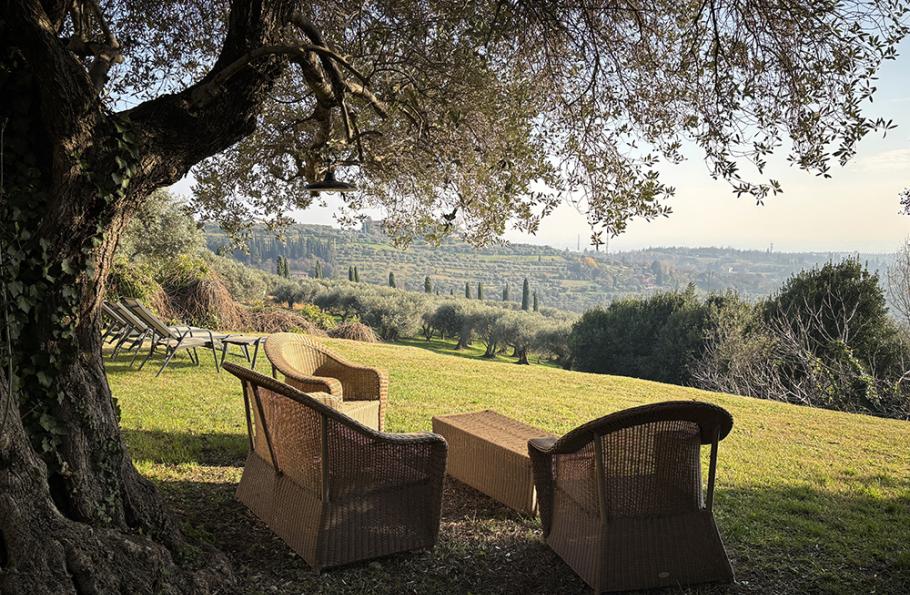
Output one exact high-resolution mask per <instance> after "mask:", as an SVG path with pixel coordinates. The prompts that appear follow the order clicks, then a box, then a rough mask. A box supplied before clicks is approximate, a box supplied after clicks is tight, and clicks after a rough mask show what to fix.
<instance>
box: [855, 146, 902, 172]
mask: <svg viewBox="0 0 910 595" xmlns="http://www.w3.org/2000/svg"><path fill="white" fill-rule="evenodd" d="M855 167H856V169H858V170H859V171H864V172H905V173H908V174H910V149H891V150H888V151H881V152H879V153H873V154H872V155H865V156H863V157H860V158H859V159H857V160H856V165H855Z"/></svg>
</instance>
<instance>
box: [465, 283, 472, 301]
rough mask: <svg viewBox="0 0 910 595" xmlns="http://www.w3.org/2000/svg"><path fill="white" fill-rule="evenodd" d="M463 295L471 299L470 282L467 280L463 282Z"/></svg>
mask: <svg viewBox="0 0 910 595" xmlns="http://www.w3.org/2000/svg"><path fill="white" fill-rule="evenodd" d="M464 296H465V297H466V298H468V299H471V284H470V283H468V282H467V281H465V282H464Z"/></svg>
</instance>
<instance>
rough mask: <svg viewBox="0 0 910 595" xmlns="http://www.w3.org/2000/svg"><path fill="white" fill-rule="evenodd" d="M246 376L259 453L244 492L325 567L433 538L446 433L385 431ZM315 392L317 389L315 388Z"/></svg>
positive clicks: (249, 464)
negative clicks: (391, 432) (367, 425)
mask: <svg viewBox="0 0 910 595" xmlns="http://www.w3.org/2000/svg"><path fill="white" fill-rule="evenodd" d="M224 369H225V370H227V371H228V372H230V373H231V374H233V375H234V376H237V377H238V378H240V380H241V383H242V385H243V398H244V404H245V409H246V420H247V430H248V436H249V443H250V453H249V456H248V457H247V460H246V465H245V467H244V469H243V477H242V478H241V480H240V485H239V486H238V487H237V498H238V499H239V500H240V501H241V502H243V503H244V504H245V505H246V506H248V507H249V509H250V510H251V511H252V512H253V513H254V514H255V515H256V516H258V517H259V518H260V519H261V520H262V521H263V522H265V524H267V525H268V526H269V527H270V528H271V529H272V530H273V531H274V532H275V533H276V534H277V535H278V536H279V537H281V538H282V539H283V540H284V541H285V542H286V543H287V544H288V545H289V546H290V547H291V548H293V549H294V551H296V552H297V553H298V554H300V556H301V557H302V558H303V559H304V560H306V562H307V563H308V564H309V565H310V566H312V567H313V568H314V569H316V570H321V569H323V568H328V567H332V566H339V565H342V564H349V563H351V562H356V561H359V560H366V559H370V558H377V557H379V556H385V555H388V554H393V553H396V552H402V551H407V550H413V549H419V548H430V547H432V546H433V545H434V544H435V542H436V536H437V533H438V532H439V515H440V507H441V504H442V479H443V475H444V474H445V465H446V442H445V440H444V439H443V438H442V436H439V435H437V434H430V433H423V434H385V433H382V432H377V431H375V430H372V429H370V428H367V427H365V426H363V425H362V424H359V423H357V422H356V421H355V420H353V419H351V418H349V417H347V416H346V415H343V414H341V413H340V412H338V411H337V410H335V409H333V408H332V407H329V406H327V405H325V404H324V403H325V401H326V400H327V399H328V400H331V399H332V397H331V396H329V395H314V396H310V395H307V394H304V393H303V392H301V391H299V390H297V389H295V388H293V387H291V386H288V385H287V384H284V383H282V382H279V381H277V380H275V379H272V378H269V377H268V376H265V375H263V374H260V373H258V372H255V371H253V370H249V369H247V368H244V367H241V366H238V365H235V364H232V363H230V362H228V363H225V364H224ZM314 397H315V398H314Z"/></svg>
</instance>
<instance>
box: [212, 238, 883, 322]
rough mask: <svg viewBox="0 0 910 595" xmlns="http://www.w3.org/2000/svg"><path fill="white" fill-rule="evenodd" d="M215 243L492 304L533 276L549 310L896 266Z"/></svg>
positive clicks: (341, 243)
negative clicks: (818, 270) (816, 271)
mask: <svg viewBox="0 0 910 595" xmlns="http://www.w3.org/2000/svg"><path fill="white" fill-rule="evenodd" d="M206 238H207V241H208V246H209V248H210V249H211V250H213V251H215V252H219V253H222V254H225V255H226V256H232V257H233V258H235V259H236V260H239V261H241V262H243V263H245V264H248V265H251V266H254V267H257V268H261V269H265V270H270V271H274V270H275V260H276V258H277V257H278V256H286V257H287V258H288V262H289V265H290V269H291V273H292V275H295V276H313V275H314V274H315V271H316V261H317V260H318V261H319V262H320V269H321V271H322V276H324V277H333V278H339V279H346V278H347V276H348V268H349V267H352V266H357V269H358V273H359V276H360V280H361V281H365V282H368V283H376V284H385V283H386V282H387V279H388V275H389V272H390V271H391V272H394V273H395V279H396V283H397V286H398V287H400V288H402V287H403V288H406V289H411V290H415V291H422V290H423V285H424V277H425V276H427V275H429V276H430V277H431V278H432V280H433V286H434V288H435V289H434V291H439V293H442V294H448V293H453V294H454V295H464V285H465V282H468V283H470V284H471V286H472V294H474V292H476V290H477V283H478V282H479V283H482V284H483V291H484V296H485V297H486V298H487V299H490V298H498V297H501V295H502V291H503V287H504V286H505V285H506V284H508V285H509V297H510V299H511V300H513V301H519V300H521V287H522V283H523V281H524V279H525V278H527V279H528V280H529V282H530V285H531V289H532V290H536V291H537V292H538V296H539V298H540V300H541V304H542V305H546V306H551V307H555V308H560V309H564V310H573V311H577V312H580V311H584V310H587V309H589V308H591V307H594V306H597V305H603V304H607V303H609V302H610V301H612V300H615V299H617V298H622V297H627V296H634V295H643V294H647V293H650V292H654V291H657V290H667V289H675V288H684V287H685V286H686V285H687V284H689V283H694V284H695V286H696V287H697V288H698V289H699V290H701V291H703V292H718V291H724V290H727V289H734V290H736V291H738V292H739V293H740V294H742V295H743V296H746V297H749V298H759V297H763V296H766V295H768V294H769V293H771V292H773V291H775V290H776V289H777V288H778V287H780V285H781V284H782V283H783V282H784V281H785V280H786V279H787V278H788V277H789V276H790V275H792V274H794V273H796V272H798V271H800V270H803V269H806V268H811V267H813V266H815V265H817V264H821V263H824V262H826V261H828V260H834V261H837V260H841V259H843V258H846V257H848V256H854V257H858V258H859V259H860V260H861V261H862V262H865V263H866V264H867V266H868V267H869V268H870V269H871V270H873V271H875V270H877V271H880V272H882V273H884V270H885V269H886V268H887V266H888V263H889V262H890V261H891V259H892V258H893V255H891V254H857V253H844V252H824V253H822V252H771V251H761V250H736V249H733V248H648V249H645V250H636V251H630V252H619V253H613V254H604V253H599V252H594V251H585V252H570V251H569V250H558V249H556V248H552V247H549V246H536V245H531V244H503V245H497V246H490V247H486V248H474V247H473V246H471V245H469V244H467V243H464V242H460V241H456V240H451V239H450V240H446V241H445V242H443V243H442V245H440V246H433V245H430V244H427V243H426V242H423V241H419V240H418V241H415V242H414V243H413V244H412V245H411V246H409V247H408V248H406V249H400V248H396V247H394V246H392V245H391V244H390V243H389V241H388V239H387V238H386V237H385V236H384V235H383V233H382V231H381V229H380V226H379V224H378V223H376V222H372V221H367V222H366V223H365V224H364V226H363V228H362V229H361V230H359V231H352V230H341V229H336V228H333V227H329V226H326V225H301V224H298V225H293V226H291V227H290V228H288V229H287V230H286V231H285V232H284V236H283V240H278V239H276V238H275V236H274V235H273V233H272V232H270V231H268V230H266V229H264V228H262V229H258V228H257V229H256V230H254V233H253V237H252V240H251V241H250V242H249V243H248V246H247V251H243V250H231V249H230V248H229V245H230V244H229V242H228V239H227V237H226V236H225V235H224V233H222V232H221V231H220V230H219V229H218V228H213V227H210V228H207V229H206Z"/></svg>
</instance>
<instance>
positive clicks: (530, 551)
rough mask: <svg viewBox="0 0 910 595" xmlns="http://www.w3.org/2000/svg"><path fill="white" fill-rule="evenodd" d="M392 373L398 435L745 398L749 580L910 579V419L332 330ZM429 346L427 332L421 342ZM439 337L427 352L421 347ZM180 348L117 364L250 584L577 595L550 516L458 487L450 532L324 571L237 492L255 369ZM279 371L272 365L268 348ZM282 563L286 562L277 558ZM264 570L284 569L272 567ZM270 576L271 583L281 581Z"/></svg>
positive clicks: (191, 507) (737, 448)
mask: <svg viewBox="0 0 910 595" xmlns="http://www.w3.org/2000/svg"><path fill="white" fill-rule="evenodd" d="M326 343H327V344H328V345H330V346H331V347H332V348H333V349H335V350H337V351H338V352H339V353H341V354H343V355H345V356H347V357H349V358H351V359H354V360H356V361H359V362H364V363H366V364H369V365H375V366H380V367H383V368H385V369H387V370H388V371H389V375H390V406H389V409H388V416H387V425H388V429H389V431H393V432H400V431H417V430H428V429H430V418H431V417H432V416H433V415H437V414H444V413H453V412H459V411H473V410H478V409H486V408H490V409H495V410H497V411H500V412H501V413H504V414H506V415H509V416H512V417H515V418H517V419H520V420H522V421H525V422H528V423H531V424H534V425H537V426H540V427H541V428H544V429H546V430H549V431H551V432H553V433H562V432H565V431H567V430H569V429H571V428H573V427H574V426H576V425H578V424H580V423H582V422H584V421H587V420H589V419H592V418H595V417H599V416H601V415H604V414H606V413H610V412H612V411H617V410H619V409H623V408H626V407H631V406H634V405H639V404H643V403H650V402H655V401H662V400H669V399H696V400H703V401H710V402H712V403H716V404H718V405H721V406H723V407H725V408H727V409H728V410H729V411H730V412H731V413H732V414H733V417H734V419H735V425H734V429H733V432H732V433H731V435H730V436H729V438H727V439H726V440H725V441H724V442H723V443H722V444H721V448H720V454H719V471H718V476H717V494H716V499H715V511H716V515H717V519H718V523H719V525H720V530H721V533H722V535H723V537H724V540H725V543H726V545H727V548H728V551H729V553H730V556H731V559H732V561H733V566H734V570H735V572H736V575H737V581H738V582H737V584H736V585H734V586H733V587H732V590H733V591H735V592H793V593H796V592H807V591H810V592H843V593H853V592H872V591H875V592H881V593H897V592H903V591H905V590H906V588H907V585H908V584H910V424H908V423H907V422H901V421H895V420H886V419H878V418H873V417H868V416H862V415H852V414H846V413H838V412H832V411H825V410H820V409H810V408H805V407H797V406H792V405H786V404H782V403H776V402H770V401H761V400H756V399H750V398H745V397H737V396H731V395H722V394H715V393H709V392H705V391H700V390H695V389H689V388H682V387H677V386H670V385H664V384H659V383H654V382H647V381H641V380H635V379H629V378H621V377H614V376H599V375H593V374H583V373H578V372H567V371H564V370H560V369H556V368H551V367H545V366H537V365H533V366H517V365H515V364H512V363H503V362H495V361H485V360H482V359H478V358H477V357H476V354H474V355H472V354H470V353H469V354H464V352H459V355H467V356H466V357H451V356H450V355H446V354H444V353H437V352H434V350H436V351H440V352H442V351H445V350H446V346H445V345H443V344H440V345H431V346H430V349H427V348H415V347H410V346H399V345H385V344H380V345H368V344H361V343H354V342H350V341H341V340H326ZM421 343H423V342H422V341H421V342H417V341H415V342H414V344H415V345H418V344H421ZM421 347H426V346H425V345H421ZM202 363H203V365H202V366H201V367H195V366H192V365H191V364H190V363H189V361H188V360H187V359H186V358H185V357H184V358H182V359H178V360H177V361H176V362H175V363H174V364H172V366H171V368H169V369H168V370H167V371H165V372H164V373H163V374H162V376H161V377H159V378H157V379H155V378H154V377H153V374H154V367H152V366H149V367H147V368H146V369H145V370H143V371H141V372H139V371H135V370H129V369H128V368H127V367H126V363H125V362H123V361H118V360H115V361H113V362H110V363H109V364H108V376H109V378H110V381H111V385H112V388H113V392H114V395H115V396H116V397H117V399H118V400H119V403H120V407H121V410H122V421H121V424H122V427H123V429H124V433H125V436H126V440H127V444H128V446H129V448H130V452H131V455H132V456H133V459H134V461H135V462H136V465H137V467H138V468H139V470H140V471H141V472H142V473H143V474H145V475H146V476H148V477H149V478H151V479H152V480H153V481H155V482H156V483H157V484H158V485H159V486H160V487H161V489H162V490H163V492H164V493H165V495H166V496H167V497H168V498H169V499H170V500H171V502H172V504H173V506H174V507H175V508H176V509H177V511H178V515H179V518H180V519H181V521H182V522H183V524H184V526H185V527H186V528H187V531H188V533H191V534H192V535H194V536H200V537H201V538H203V539H208V540H210V541H212V542H214V543H215V544H216V545H217V546H218V547H220V548H222V549H224V550H226V551H227V552H228V554H229V555H230V556H231V558H232V559H233V561H234V563H235V567H237V568H238V574H239V576H240V579H241V581H244V582H243V584H244V585H245V589H247V590H257V589H261V590H263V591H269V590H270V589H271V586H275V587H276V590H277V591H278V592H302V591H309V592H342V591H349V592H359V591H361V590H364V589H371V590H373V591H375V592H384V591H388V590H393V589H399V588H405V589H406V590H407V591H408V592H411V591H414V592H430V591H449V592H491V591H492V592H518V591H516V589H518V590H520V591H522V592H556V591H560V592H573V591H578V590H580V589H582V585H581V583H580V582H578V580H577V578H575V577H574V575H572V573H571V571H569V570H568V568H567V567H565V566H564V565H563V564H562V563H561V562H560V561H559V559H558V558H556V557H555V556H554V555H553V554H552V553H551V552H549V550H548V549H547V548H546V546H545V545H543V543H542V541H541V539H540V533H539V523H538V522H537V521H536V520H535V519H529V518H526V517H521V516H520V515H517V514H515V513H512V512H510V511H508V510H507V509H505V508H503V507H500V506H498V505H496V504H495V503H492V502H490V501H488V500H487V499H486V498H484V497H482V496H480V495H478V494H476V493H475V492H473V491H471V490H469V489H468V488H465V487H463V486H460V485H458V484H457V483H455V482H447V487H446V496H445V505H444V512H443V523H442V528H441V533H440V541H439V545H437V547H436V548H435V549H434V550H433V551H432V552H424V553H418V554H412V555H402V556H395V557H392V558H390V559H386V560H383V561H379V562H377V563H372V564H365V565H358V566H354V567H351V568H349V569H341V570H337V571H332V572H328V573H324V574H323V575H320V576H317V575H315V574H313V573H311V572H309V571H308V570H307V567H306V565H305V564H304V563H303V562H302V561H300V560H299V558H296V557H294V556H293V554H292V553H291V552H290V550H288V549H287V548H286V547H285V546H283V545H282V544H281V543H280V542H279V541H277V540H276V539H275V538H274V537H273V536H271V534H270V533H269V532H268V531H267V530H265V529H264V528H262V526H261V525H258V524H257V523H255V522H254V521H253V520H252V518H251V517H250V515H249V514H248V513H246V512H245V510H244V509H243V508H242V507H241V506H240V505H239V504H237V503H236V502H234V501H233V500H232V498H231V494H232V490H233V487H234V484H235V483H236V482H237V481H238V480H239V477H240V474H241V472H242V468H241V466H242V461H243V459H244V456H245V452H246V438H245V423H246V422H245V420H244V415H243V409H242V404H241V402H242V401H241V396H240V386H239V382H238V381H237V380H236V379H234V378H233V377H232V376H230V375H228V374H222V375H220V376H219V375H217V374H216V373H215V371H214V368H213V365H212V363H211V360H210V358H209V359H206V357H204V356H203V358H202ZM259 368H260V369H261V370H263V371H264V370H265V368H266V366H265V363H264V358H263V359H261V360H260V366H259ZM276 560H277V562H275V561H276ZM263 568H265V569H266V570H265V571H264V570H263ZM266 585H267V586H266Z"/></svg>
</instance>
